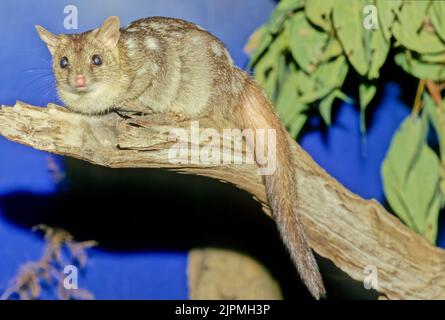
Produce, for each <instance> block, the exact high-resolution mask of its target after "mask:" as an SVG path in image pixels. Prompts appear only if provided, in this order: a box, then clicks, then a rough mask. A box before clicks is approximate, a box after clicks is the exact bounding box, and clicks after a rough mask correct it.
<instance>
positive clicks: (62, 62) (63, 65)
mask: <svg viewBox="0 0 445 320" xmlns="http://www.w3.org/2000/svg"><path fill="white" fill-rule="evenodd" d="M68 64H69V61H68V58H67V57H63V58H62V59H60V67H61V68H62V69H65V68H66V67H68Z"/></svg>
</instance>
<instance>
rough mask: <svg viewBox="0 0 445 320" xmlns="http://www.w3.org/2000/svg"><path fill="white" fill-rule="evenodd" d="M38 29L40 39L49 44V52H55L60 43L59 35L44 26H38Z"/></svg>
mask: <svg viewBox="0 0 445 320" xmlns="http://www.w3.org/2000/svg"><path fill="white" fill-rule="evenodd" d="M36 30H37V33H38V34H39V36H40V39H42V41H43V42H45V43H46V45H47V46H48V49H49V52H51V54H54V52H55V51H56V48H57V46H58V45H59V43H60V38H59V36H56V35H55V34H54V33H51V32H49V31H48V30H46V29H45V28H43V27H42V26H36Z"/></svg>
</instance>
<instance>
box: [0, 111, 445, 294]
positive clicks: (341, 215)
mask: <svg viewBox="0 0 445 320" xmlns="http://www.w3.org/2000/svg"><path fill="white" fill-rule="evenodd" d="M127 116H128V118H127ZM176 120H177V119H175V118H172V117H170V116H168V115H151V116H147V115H135V114H126V115H125V116H124V117H123V116H122V115H121V116H119V115H118V114H116V113H111V114H107V115H104V116H95V117H92V116H85V115H80V114H75V113H71V112H69V111H67V110H65V109H63V108H61V107H58V106H55V105H49V106H48V107H46V108H41V107H33V106H30V105H27V104H24V103H17V104H16V105H15V106H14V107H2V108H1V109H0V134H1V135H3V136H5V137H6V138H8V139H10V140H13V141H16V142H19V143H22V144H25V145H29V146H31V147H33V148H36V149H40V150H45V151H48V152H52V153H55V154H61V155H65V156H70V157H75V158H78V159H82V160H85V161H89V162H91V163H93V164H97V165H102V166H107V167H113V168H123V167H138V168H167V169H171V170H175V171H178V172H182V173H188V174H197V175H204V176H208V177H211V178H214V179H219V180H222V181H225V182H229V183H232V184H234V185H236V186H237V187H239V188H240V189H243V190H246V191H247V192H249V193H251V194H252V195H253V197H254V198H255V199H256V200H257V201H259V202H260V203H261V204H262V206H263V208H264V211H265V212H266V213H267V214H269V215H270V210H269V208H268V206H267V201H266V194H265V190H264V186H263V185H262V183H261V180H260V177H259V176H258V174H257V168H256V166H255V165H217V166H202V165H197V164H186V165H174V164H171V163H170V162H169V160H168V157H167V155H168V150H169V147H171V146H172V144H173V143H174V142H173V141H170V140H169V132H170V131H171V129H172V128H178V127H184V128H190V123H189V122H186V121H185V122H179V123H178V122H175V121H176ZM220 126H221V124H216V123H213V122H212V121H211V120H210V119H201V120H200V127H201V128H203V127H213V128H220ZM226 151H230V150H226ZM293 152H295V155H296V157H297V159H298V163H297V168H296V169H297V175H298V181H299V186H298V187H299V188H298V189H299V197H300V202H301V203H300V205H301V215H302V221H303V224H304V227H305V229H306V231H307V234H308V238H309V242H310V245H311V247H312V248H313V249H314V250H315V251H316V252H317V253H318V254H319V255H321V256H323V257H326V258H327V259H329V260H331V261H332V262H333V263H334V264H335V265H336V266H337V267H339V268H340V269H341V270H343V271H344V272H346V273H347V274H349V275H350V276H351V277H352V278H353V279H356V280H358V281H363V280H364V279H365V277H366V276H367V275H366V273H364V268H365V267H366V266H374V267H375V268H377V271H378V273H377V275H378V291H379V292H380V293H381V294H383V295H384V296H386V297H388V298H390V299H428V298H429V299H440V298H445V274H444V269H445V252H444V251H443V250H441V249H439V248H436V247H434V246H432V245H431V244H429V243H428V242H427V241H426V240H424V239H423V238H422V237H420V236H419V235H417V234H416V233H414V232H413V231H412V230H410V229H408V228H407V227H406V226H405V225H403V224H402V223H401V222H400V221H399V220H398V219H397V218H396V217H394V216H393V215H391V214H390V213H388V212H387V211H386V210H385V209H384V208H383V207H382V206H381V205H380V204H379V203H378V202H376V201H374V200H364V199H362V198H360V197H358V196H357V195H355V194H353V193H352V192H350V191H349V190H347V189H346V188H345V187H343V186H342V185H341V184H340V183H338V182H337V181H336V180H335V179H334V178H332V177H331V176H329V175H328V174H327V173H326V172H325V171H324V170H323V169H322V168H320V167H319V166H318V165H317V164H316V163H315V162H314V161H313V160H312V158H311V157H310V156H309V155H308V154H307V153H306V152H305V151H304V150H303V149H302V148H301V147H300V146H299V145H298V144H297V143H295V142H294V143H293Z"/></svg>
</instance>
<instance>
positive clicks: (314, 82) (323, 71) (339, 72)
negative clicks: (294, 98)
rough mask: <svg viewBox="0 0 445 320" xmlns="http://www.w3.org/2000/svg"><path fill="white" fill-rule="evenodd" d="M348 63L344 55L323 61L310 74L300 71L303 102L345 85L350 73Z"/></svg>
mask: <svg viewBox="0 0 445 320" xmlns="http://www.w3.org/2000/svg"><path fill="white" fill-rule="evenodd" d="M348 68H349V67H348V64H347V62H346V59H345V57H344V56H339V57H337V58H336V59H334V60H331V61H328V62H324V63H321V64H320V65H319V66H318V67H317V69H316V70H315V71H314V72H313V73H312V74H310V75H308V74H306V73H305V72H303V71H299V72H298V80H297V82H298V91H299V93H300V94H299V100H300V101H301V102H302V103H305V104H308V103H312V102H314V101H316V100H318V99H320V98H322V97H324V96H326V95H327V94H328V93H329V92H331V91H332V90H333V89H335V88H339V87H341V86H342V85H343V82H344V80H345V78H346V75H347V73H348Z"/></svg>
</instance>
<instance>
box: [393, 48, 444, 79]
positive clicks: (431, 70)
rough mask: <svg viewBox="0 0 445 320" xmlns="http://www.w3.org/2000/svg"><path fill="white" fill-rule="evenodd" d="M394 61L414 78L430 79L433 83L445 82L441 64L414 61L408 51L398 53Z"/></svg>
mask: <svg viewBox="0 0 445 320" xmlns="http://www.w3.org/2000/svg"><path fill="white" fill-rule="evenodd" d="M394 59H395V62H396V63H397V64H398V65H399V66H401V67H402V68H403V70H405V71H406V72H407V73H409V74H411V75H413V76H414V77H416V78H419V79H431V80H434V81H442V80H445V64H443V63H427V62H423V61H421V60H418V59H415V58H414V57H413V56H412V54H411V53H410V52H409V51H408V50H407V51H405V52H399V53H398V54H396V56H395V57H394Z"/></svg>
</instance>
